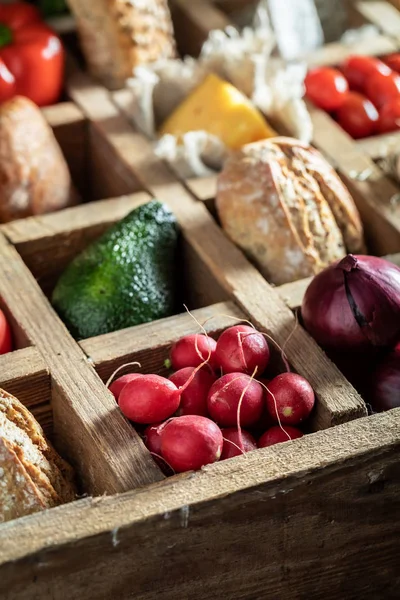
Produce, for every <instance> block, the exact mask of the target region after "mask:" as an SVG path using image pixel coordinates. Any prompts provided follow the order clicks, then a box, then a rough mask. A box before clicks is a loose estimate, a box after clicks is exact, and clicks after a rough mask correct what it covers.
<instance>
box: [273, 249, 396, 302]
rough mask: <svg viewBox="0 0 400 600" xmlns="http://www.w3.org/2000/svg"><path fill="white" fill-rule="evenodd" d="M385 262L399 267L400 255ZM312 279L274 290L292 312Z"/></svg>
mask: <svg viewBox="0 0 400 600" xmlns="http://www.w3.org/2000/svg"><path fill="white" fill-rule="evenodd" d="M384 258H386V260H389V261H390V262H393V263H394V264H395V265H397V266H399V267H400V254H391V255H388V256H385V257H384ZM311 281H312V277H308V278H307V279H301V280H299V281H293V282H292V283H285V284H284V285H280V286H279V287H277V288H276V291H277V292H278V294H279V295H280V297H281V298H282V299H283V300H284V301H285V302H286V304H287V305H288V306H289V308H291V309H292V310H296V309H297V308H299V307H300V306H301V304H302V302H303V297H304V294H305V292H306V289H307V288H308V286H309V285H310V283H311Z"/></svg>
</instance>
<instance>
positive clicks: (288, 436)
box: [258, 381, 292, 441]
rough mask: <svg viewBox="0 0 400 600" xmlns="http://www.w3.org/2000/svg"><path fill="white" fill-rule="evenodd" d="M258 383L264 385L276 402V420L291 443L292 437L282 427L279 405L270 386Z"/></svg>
mask: <svg viewBox="0 0 400 600" xmlns="http://www.w3.org/2000/svg"><path fill="white" fill-rule="evenodd" d="M258 383H259V384H260V385H262V386H263V388H265V389H266V390H267V392H268V394H270V395H271V396H272V398H273V400H274V406H275V414H276V418H277V420H278V425H279V427H280V428H281V429H282V431H283V433H284V434H285V435H286V436H287V439H288V440H289V441H290V440H291V439H292V438H291V437H290V435H289V434H288V432H287V431H286V429H284V428H283V426H282V422H281V419H280V417H279V413H278V405H277V403H276V398H275V396H274V394H273V393H272V392H271V391H270V390H269V389H268V386H267V385H265V384H264V383H263V382H262V381H259V382H258Z"/></svg>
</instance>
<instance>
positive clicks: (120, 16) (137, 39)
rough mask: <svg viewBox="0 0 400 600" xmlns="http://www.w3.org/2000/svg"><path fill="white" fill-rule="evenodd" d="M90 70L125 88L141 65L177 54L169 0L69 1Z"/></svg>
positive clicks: (112, 86)
mask: <svg viewBox="0 0 400 600" xmlns="http://www.w3.org/2000/svg"><path fill="white" fill-rule="evenodd" d="M68 4H69V6H70V8H71V10H72V11H73V12H74V14H75V17H76V22H77V28H78V33H79V36H80V40H81V44H82V49H83V52H84V54H85V57H86V61H87V63H88V67H89V70H90V71H91V73H92V74H93V75H94V76H95V77H97V78H98V79H100V80H101V81H102V82H103V83H104V85H106V86H107V87H108V88H109V89H118V88H121V87H123V85H124V83H125V81H126V80H127V79H128V78H129V77H132V75H133V70H134V68H135V67H137V66H138V65H142V64H147V63H150V62H154V61H156V60H159V59H161V58H172V57H174V56H175V40H174V35H173V27H172V19H171V15H170V12H169V8H168V2H167V0H96V1H94V0H68Z"/></svg>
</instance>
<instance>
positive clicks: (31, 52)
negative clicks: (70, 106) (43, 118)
mask: <svg viewBox="0 0 400 600" xmlns="http://www.w3.org/2000/svg"><path fill="white" fill-rule="evenodd" d="M63 79H64V49H63V47H62V43H61V40H60V38H59V37H58V36H57V35H56V34H55V33H54V32H53V31H52V30H51V29H50V28H49V27H48V26H47V25H46V24H45V23H44V22H43V21H42V19H41V16H40V13H39V11H38V10H37V9H36V8H35V7H34V6H32V5H31V4H26V3H25V2H15V3H13V4H0V102H4V101H5V100H8V99H10V98H12V97H13V96H15V95H19V96H26V97H27V98H30V99H31V100H32V101H33V102H35V103H36V104H37V105H38V106H47V105H49V104H54V103H55V102H57V100H58V99H59V97H60V95H61V91H62V86H63Z"/></svg>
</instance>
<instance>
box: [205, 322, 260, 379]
mask: <svg viewBox="0 0 400 600" xmlns="http://www.w3.org/2000/svg"><path fill="white" fill-rule="evenodd" d="M269 357H270V352H269V347H268V344H267V341H266V340H265V338H264V336H263V335H262V334H261V333H260V332H258V331H256V330H255V329H253V327H249V326H248V325H235V327H229V329H226V330H225V331H224V332H223V333H222V335H221V336H220V338H219V340H218V342H217V348H216V352H215V359H216V361H217V363H218V366H219V367H221V369H222V370H223V372H224V373H246V374H247V375H251V374H252V373H254V370H255V369H256V368H257V371H256V373H258V374H259V375H261V374H262V373H263V371H265V368H266V366H267V364H268V361H269Z"/></svg>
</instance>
